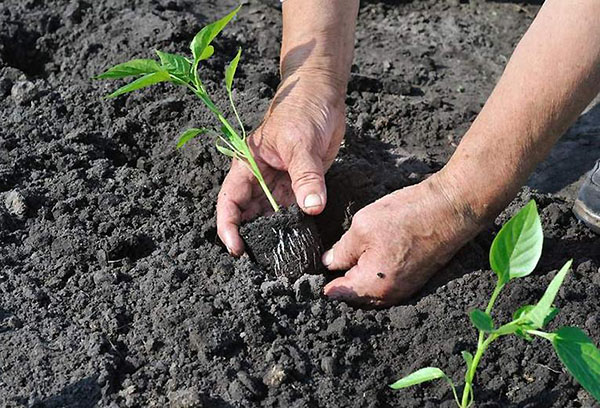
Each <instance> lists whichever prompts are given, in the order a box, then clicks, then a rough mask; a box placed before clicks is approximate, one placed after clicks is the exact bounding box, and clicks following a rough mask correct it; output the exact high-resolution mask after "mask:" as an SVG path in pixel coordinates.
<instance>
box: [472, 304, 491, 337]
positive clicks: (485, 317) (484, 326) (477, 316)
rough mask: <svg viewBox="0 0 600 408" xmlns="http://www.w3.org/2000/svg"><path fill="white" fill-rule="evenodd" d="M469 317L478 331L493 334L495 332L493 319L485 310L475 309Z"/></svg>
mask: <svg viewBox="0 0 600 408" xmlns="http://www.w3.org/2000/svg"><path fill="white" fill-rule="evenodd" d="M469 317H470V318H471V322H472V323H473V326H475V327H476V328H477V329H479V330H481V331H484V332H491V331H493V330H494V321H493V320H492V317H491V316H490V315H489V314H487V313H486V312H484V311H483V310H479V309H475V310H473V311H472V312H471V314H469Z"/></svg>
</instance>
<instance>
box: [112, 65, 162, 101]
mask: <svg viewBox="0 0 600 408" xmlns="http://www.w3.org/2000/svg"><path fill="white" fill-rule="evenodd" d="M169 79H170V77H169V73H168V72H167V71H158V72H154V73H152V74H147V75H144V76H143V77H141V78H138V79H136V80H135V81H133V82H131V83H129V84H127V85H125V86H122V87H121V88H119V89H117V90H116V91H114V92H113V93H111V94H110V95H108V96H107V98H116V97H117V96H119V95H123V94H125V93H127V92H131V91H135V90H138V89H141V88H145V87H147V86H150V85H154V84H158V83H159V82H165V81H168V80H169Z"/></svg>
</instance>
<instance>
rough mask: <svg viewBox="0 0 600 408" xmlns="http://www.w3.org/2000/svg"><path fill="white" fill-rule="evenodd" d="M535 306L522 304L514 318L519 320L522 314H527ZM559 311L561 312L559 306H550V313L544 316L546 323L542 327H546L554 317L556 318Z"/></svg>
mask: <svg viewBox="0 0 600 408" xmlns="http://www.w3.org/2000/svg"><path fill="white" fill-rule="evenodd" d="M534 307H535V306H534V305H526V306H521V307H520V308H518V309H517V310H516V312H515V313H514V314H513V320H518V319H519V318H520V317H521V316H523V315H526V314H527V313H529V312H530V311H531V310H532V309H533V308H534ZM558 312H559V309H558V308H556V307H551V308H550V312H548V315H547V316H546V317H545V318H544V324H542V327H544V326H546V325H547V324H548V323H550V322H551V321H552V319H554V318H555V317H556V315H557V314H558Z"/></svg>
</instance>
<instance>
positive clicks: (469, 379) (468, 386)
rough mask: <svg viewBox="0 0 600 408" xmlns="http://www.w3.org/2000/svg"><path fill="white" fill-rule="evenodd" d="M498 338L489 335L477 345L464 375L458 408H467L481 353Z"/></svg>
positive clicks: (481, 336) (481, 333) (494, 335)
mask: <svg viewBox="0 0 600 408" xmlns="http://www.w3.org/2000/svg"><path fill="white" fill-rule="evenodd" d="M483 334H484V333H483V332H480V336H479V337H480V339H483ZM497 338H498V335H496V334H490V335H489V336H488V338H487V339H486V340H485V341H480V342H478V344H477V351H476V352H475V355H474V356H473V363H472V364H471V367H469V370H468V371H467V374H466V375H465V388H464V390H463V395H462V401H461V404H460V405H459V407H460V408H467V407H468V406H469V404H470V401H469V396H470V395H471V393H472V390H473V385H472V384H473V378H474V377H475V371H476V370H477V366H478V365H479V361H480V360H481V356H483V353H484V352H485V350H487V348H488V347H489V345H490V344H491V343H492V342H493V341H494V340H496V339H497Z"/></svg>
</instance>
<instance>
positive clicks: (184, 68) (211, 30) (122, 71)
mask: <svg viewBox="0 0 600 408" xmlns="http://www.w3.org/2000/svg"><path fill="white" fill-rule="evenodd" d="M240 8H241V6H238V7H237V8H236V9H235V10H233V11H232V12H231V13H229V14H227V15H226V16H225V17H223V18H222V19H220V20H218V21H216V22H214V23H212V24H209V25H207V26H206V27H204V28H203V29H202V30H200V31H199V32H198V34H196V36H195V37H194V39H193V40H192V43H191V44H190V48H191V50H192V58H191V59H188V58H186V57H183V56H180V55H175V54H169V53H166V52H162V51H158V50H157V51H156V54H157V55H158V58H159V60H158V61H157V60H153V59H134V60H131V61H128V62H124V63H122V64H119V65H115V66H114V67H112V68H110V69H108V70H107V71H106V72H104V73H102V74H100V75H98V76H97V77H96V79H121V78H126V77H135V76H138V77H139V78H138V79H136V80H135V81H133V82H131V83H129V84H127V85H125V86H122V87H121V88H119V89H117V90H116V91H115V92H113V93H111V94H110V95H108V96H107V98H116V97H117V96H120V95H123V94H126V93H128V92H132V91H135V90H138V89H142V88H145V87H148V86H150V85H154V84H158V83H161V82H170V83H172V84H175V85H179V86H185V87H187V88H188V89H189V90H191V91H192V92H193V93H194V94H195V95H196V96H197V97H198V98H200V100H201V101H202V102H204V104H205V105H206V107H207V108H208V109H209V110H210V111H211V112H212V113H214V115H215V116H216V117H217V120H218V122H219V125H220V132H218V131H216V130H214V129H205V128H200V129H199V128H192V129H188V130H186V131H185V132H183V134H182V135H181V136H180V138H179V141H178V142H177V148H181V147H182V146H183V145H185V144H186V143H187V142H189V141H190V140H192V139H194V138H195V137H196V136H199V135H203V134H208V135H212V136H214V137H215V140H216V147H217V150H218V151H219V152H221V153H223V154H224V155H226V156H229V157H231V158H232V159H237V160H240V161H241V162H242V163H244V164H245V165H246V166H247V167H248V169H249V170H250V171H251V172H252V174H253V175H254V177H256V180H257V181H258V184H259V185H260V186H261V188H262V189H263V191H264V193H265V195H266V196H267V199H268V200H269V203H270V204H271V206H272V207H273V209H274V210H275V211H278V210H279V206H278V205H277V202H276V201H275V198H274V197H273V194H271V191H270V190H269V187H268V186H267V183H266V182H265V179H264V178H263V176H262V174H261V172H260V169H259V168H258V165H257V164H256V161H255V160H254V156H253V155H252V152H251V150H250V148H249V146H248V143H247V138H246V129H245V128H244V124H243V123H242V121H241V119H240V116H239V114H238V111H237V109H236V107H235V103H234V102H233V95H232V87H233V78H234V76H235V71H236V70H237V66H238V63H239V61H240V57H241V55H242V49H241V48H240V49H238V52H237V54H236V56H235V57H234V58H233V60H231V62H230V63H229V65H227V67H226V69H225V88H226V89H227V95H228V97H229V104H230V105H231V109H232V111H233V114H234V115H235V118H236V120H237V123H238V125H239V132H241V136H240V133H239V132H238V131H236V129H235V128H234V127H233V126H232V125H231V124H230V123H229V121H228V120H227V118H225V115H223V113H222V112H221V111H220V110H219V108H218V107H217V105H216V104H215V103H214V102H213V101H212V99H211V97H210V96H209V94H208V91H207V89H206V87H205V86H204V84H203V83H202V81H201V80H200V74H199V71H200V66H201V63H202V61H204V60H207V59H208V58H210V57H211V56H212V55H213V54H214V52H215V49H214V47H213V46H212V45H211V43H212V41H213V40H214V39H215V37H216V36H217V35H219V33H220V32H221V31H222V30H223V29H224V28H225V26H226V25H227V24H228V23H229V22H230V21H231V19H233V17H234V16H235V15H236V14H237V12H238V11H239V10H240Z"/></svg>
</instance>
